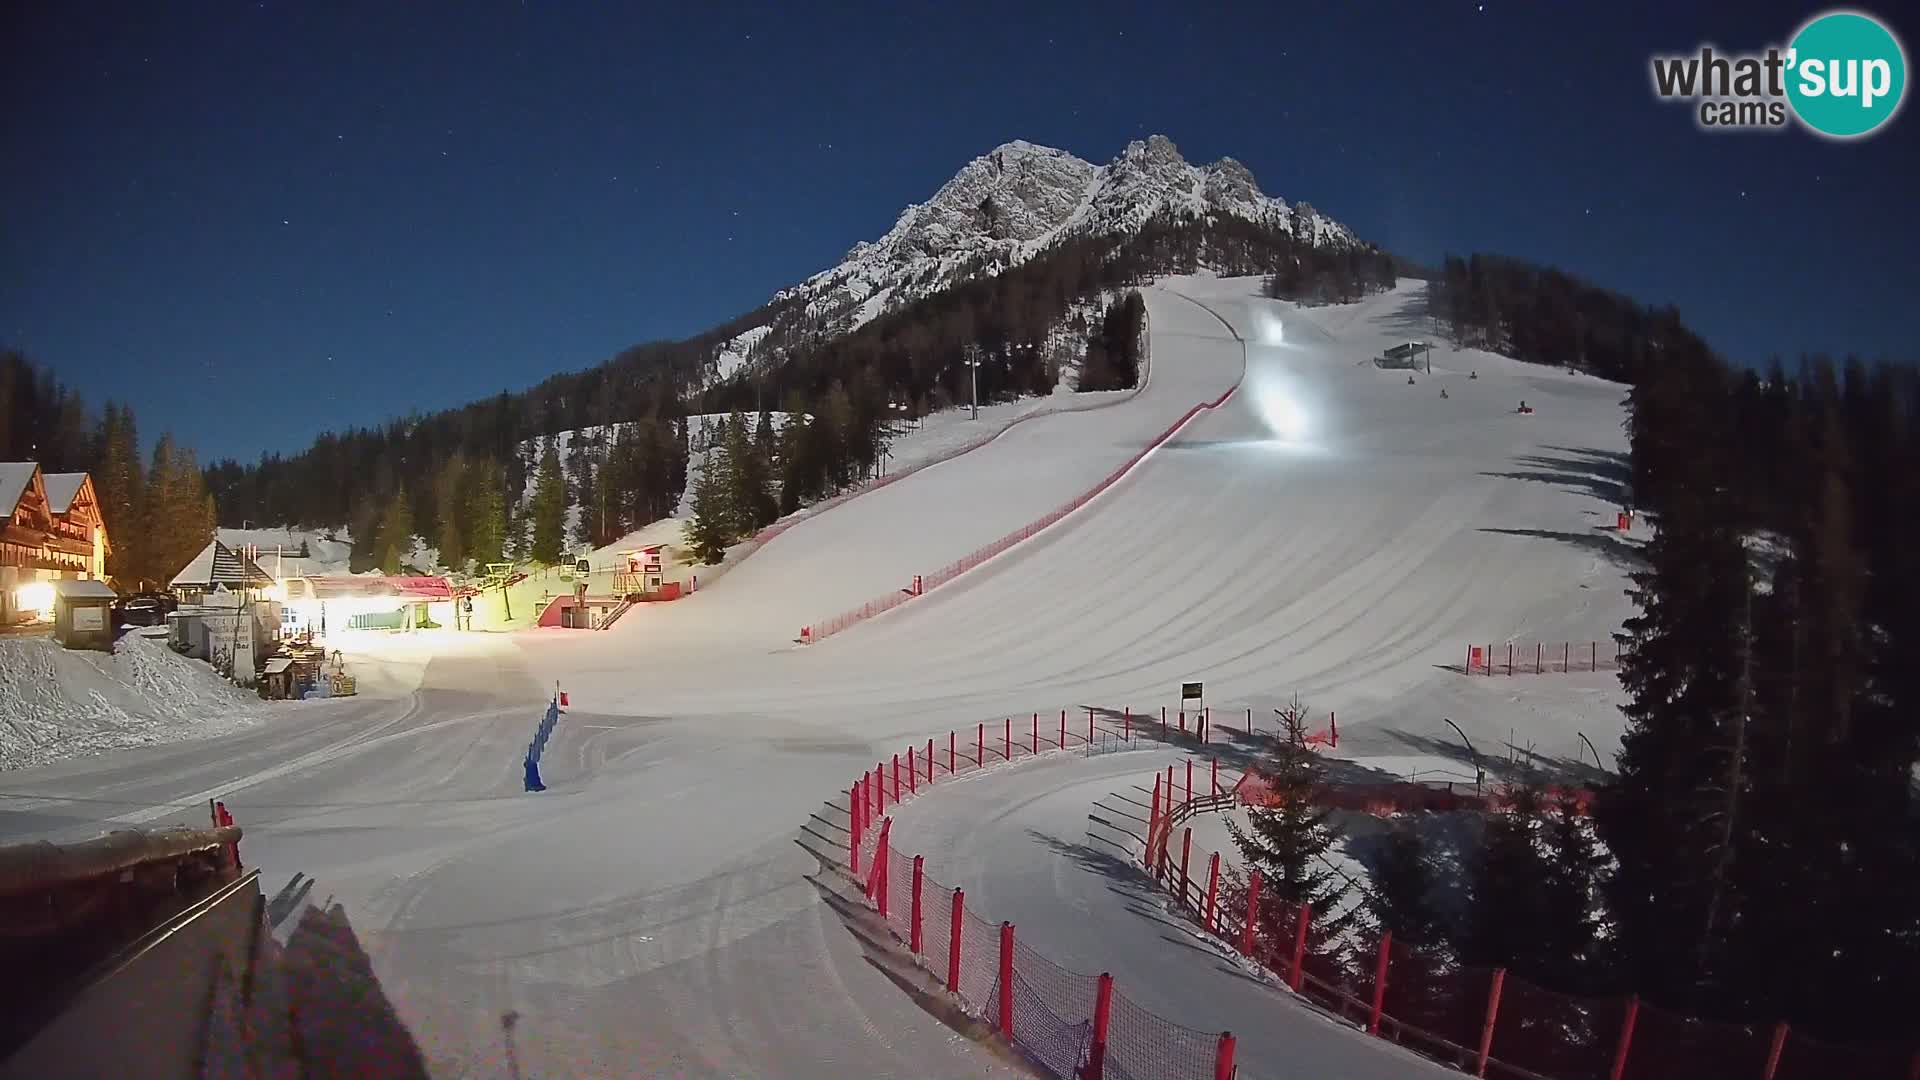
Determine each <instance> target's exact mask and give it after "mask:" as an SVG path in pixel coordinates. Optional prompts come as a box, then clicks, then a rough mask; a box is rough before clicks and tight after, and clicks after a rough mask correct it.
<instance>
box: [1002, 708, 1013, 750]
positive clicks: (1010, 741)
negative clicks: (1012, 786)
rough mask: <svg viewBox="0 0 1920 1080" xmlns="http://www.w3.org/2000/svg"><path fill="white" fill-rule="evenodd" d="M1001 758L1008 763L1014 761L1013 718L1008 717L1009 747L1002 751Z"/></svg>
mask: <svg viewBox="0 0 1920 1080" xmlns="http://www.w3.org/2000/svg"><path fill="white" fill-rule="evenodd" d="M1001 757H1002V758H1004V759H1005V760H1007V761H1012V760H1013V717H1011V716H1009V717H1007V747H1006V749H1005V750H1002V751H1001Z"/></svg>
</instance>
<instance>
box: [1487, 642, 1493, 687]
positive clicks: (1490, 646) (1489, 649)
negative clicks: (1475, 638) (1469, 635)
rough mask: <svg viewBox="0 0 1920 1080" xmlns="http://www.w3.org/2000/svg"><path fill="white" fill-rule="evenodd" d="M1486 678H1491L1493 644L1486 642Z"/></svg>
mask: <svg viewBox="0 0 1920 1080" xmlns="http://www.w3.org/2000/svg"><path fill="white" fill-rule="evenodd" d="M1487 678H1489V679H1491V678H1493V642H1491V641H1489V642H1487Z"/></svg>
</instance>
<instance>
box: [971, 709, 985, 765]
mask: <svg viewBox="0 0 1920 1080" xmlns="http://www.w3.org/2000/svg"><path fill="white" fill-rule="evenodd" d="M973 739H974V743H973V764H974V766H975V767H976V768H977V767H979V766H982V765H985V764H986V763H987V725H986V722H985V721H982V722H981V724H980V727H979V730H977V731H975V732H974V733H973Z"/></svg>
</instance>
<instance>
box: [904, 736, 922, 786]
mask: <svg viewBox="0 0 1920 1080" xmlns="http://www.w3.org/2000/svg"><path fill="white" fill-rule="evenodd" d="M919 791H920V769H919V768H918V767H917V766H915V765H914V763H913V747H911V746H909V747H907V794H909V795H915V794H918V793H919Z"/></svg>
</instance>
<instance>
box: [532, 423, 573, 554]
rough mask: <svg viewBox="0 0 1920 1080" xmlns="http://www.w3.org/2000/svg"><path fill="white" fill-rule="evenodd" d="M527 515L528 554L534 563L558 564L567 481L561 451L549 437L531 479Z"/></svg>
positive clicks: (564, 526)
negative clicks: (530, 534)
mask: <svg viewBox="0 0 1920 1080" xmlns="http://www.w3.org/2000/svg"><path fill="white" fill-rule="evenodd" d="M528 516H529V517H530V518H531V519H532V537H531V539H530V541H529V544H528V550H527V554H528V556H529V557H530V558H531V559H532V560H533V561H534V562H536V563H544V564H546V565H548V566H553V565H556V564H558V563H559V562H560V558H561V556H562V555H564V554H565V552H566V535H567V481H566V477H565V475H564V474H563V473H562V472H561V470H560V452H559V451H558V450H557V449H556V448H555V445H554V440H552V439H549V440H547V446H546V449H545V450H544V451H542V452H541V454H540V472H539V475H538V477H537V478H536V479H535V481H534V487H533V504H532V506H531V507H530V508H529V510H528Z"/></svg>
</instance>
